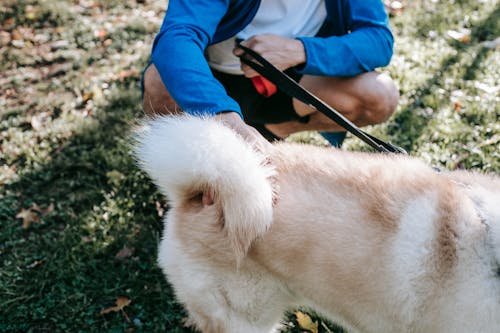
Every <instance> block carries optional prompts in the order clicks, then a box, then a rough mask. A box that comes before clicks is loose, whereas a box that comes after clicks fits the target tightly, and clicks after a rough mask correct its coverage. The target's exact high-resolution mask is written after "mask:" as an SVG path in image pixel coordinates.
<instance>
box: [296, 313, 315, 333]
mask: <svg viewBox="0 0 500 333" xmlns="http://www.w3.org/2000/svg"><path fill="white" fill-rule="evenodd" d="M295 317H296V318H297V323H298V324H299V327H300V328H302V329H305V330H308V331H309V332H311V333H318V322H317V321H315V322H313V321H312V319H311V317H309V315H308V314H305V313H303V312H300V311H297V312H295Z"/></svg>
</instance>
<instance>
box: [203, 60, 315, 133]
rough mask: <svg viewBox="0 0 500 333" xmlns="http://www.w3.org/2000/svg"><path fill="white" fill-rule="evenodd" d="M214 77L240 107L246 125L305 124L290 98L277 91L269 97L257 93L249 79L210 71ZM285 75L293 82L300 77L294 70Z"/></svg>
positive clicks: (305, 120) (303, 118) (304, 118)
mask: <svg viewBox="0 0 500 333" xmlns="http://www.w3.org/2000/svg"><path fill="white" fill-rule="evenodd" d="M212 73H213V75H214V77H215V78H216V79H217V80H219V82H220V83H222V85H223V86H224V88H225V89H226V91H227V93H228V95H229V96H230V97H231V98H233V99H234V100H235V101H236V102H238V104H239V105H240V107H241V112H242V113H243V117H244V118H245V122H246V123H248V124H273V123H274V124H276V123H282V122H285V121H291V120H298V121H300V122H307V119H308V117H300V116H299V115H298V114H297V113H295V110H294V109H293V103H292V98H291V97H289V96H288V95H286V94H285V93H283V92H282V91H280V90H278V91H277V92H276V93H275V94H274V95H272V96H270V97H266V96H263V95H261V94H259V93H258V92H257V90H256V89H255V87H254V86H253V83H252V81H251V80H250V79H248V78H246V77H245V76H244V75H233V74H227V73H222V72H219V71H216V70H214V69H212ZM285 73H286V74H287V75H288V76H290V77H291V78H292V79H294V80H295V81H297V82H298V81H299V80H300V78H301V77H302V75H301V74H298V73H297V72H296V71H295V70H287V71H285Z"/></svg>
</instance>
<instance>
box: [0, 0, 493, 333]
mask: <svg viewBox="0 0 500 333" xmlns="http://www.w3.org/2000/svg"><path fill="white" fill-rule="evenodd" d="M163 7H164V1H157V2H153V1H146V2H141V1H135V0H129V1H97V0H80V1H69V0H65V1H57V2H53V1H48V0H40V1H27V0H24V1H13V0H7V1H4V2H2V4H1V5H0V53H1V54H2V60H1V63H0V86H1V87H2V89H1V90H0V332H165V331H167V332H190V331H189V330H186V329H184V328H183V327H182V319H183V318H184V316H185V314H184V313H183V311H182V308H181V307H180V306H179V305H178V304H177V303H176V302H175V299H174V298H173V295H172V292H171V289H170V288H169V286H168V284H167V283H166V282H165V281H164V278H163V276H162V274H161V272H160V271H159V269H158V268H157V266H156V263H155V260H156V248H157V244H158V240H159V237H160V232H161V225H160V223H159V220H160V216H161V215H162V214H163V212H164V209H165V207H164V206H163V199H162V197H161V196H160V195H159V194H158V192H156V190H155V188H154V187H153V186H152V185H151V183H150V182H149V180H148V179H147V178H146V176H145V175H144V174H143V173H141V172H140V171H139V170H138V169H137V168H136V167H135V165H134V162H133V160H132V158H131V156H130V154H129V150H130V146H129V137H128V135H129V133H130V129H131V127H132V125H133V124H134V123H135V122H136V120H137V119H139V118H140V117H141V116H142V111H141V100H140V91H139V73H140V71H141V70H142V68H143V67H144V65H145V64H146V62H147V59H148V54H149V50H150V45H151V42H152V39H153V37H154V33H155V32H156V30H157V29H158V26H159V24H160V23H161V18H162V15H163V10H164V8H163ZM498 17H500V6H499V2H498V1H497V0H482V1H472V0H470V1H466V0H461V1H459V0H455V1H451V0H448V1H432V0H426V1H423V0H421V1H412V2H409V3H408V7H406V8H405V10H404V11H403V12H402V13H400V14H397V15H394V16H392V17H391V25H392V27H393V32H394V34H395V37H396V49H395V55H394V58H393V61H392V63H391V65H390V66H389V67H387V68H385V69H383V70H385V71H388V72H389V73H390V75H391V76H392V77H393V78H394V79H395V80H396V82H397V83H398V85H399V87H400V91H401V101H400V105H399V107H398V110H397V113H396V114H395V115H394V116H393V117H392V119H391V120H390V121H389V122H387V123H386V124H384V125H380V126H375V127H373V128H370V129H368V130H369V131H370V132H372V133H374V134H376V135H379V136H381V137H383V138H385V139H389V140H391V141H392V142H394V143H396V144H398V145H402V146H403V147H405V148H406V149H408V150H409V151H410V152H411V154H412V155H414V156H417V157H419V158H421V159H423V160H424V161H426V162H427V163H429V164H432V165H436V166H439V167H441V168H445V169H456V168H471V169H476V170H482V171H485V172H493V173H499V171H500V149H499V146H500V122H499V116H500V108H499V101H500V97H499V95H500V94H499V92H500V71H499V68H498V64H499V63H500V52H499V47H498V46H497V48H496V49H495V48H490V47H488V43H487V42H488V41H493V40H495V38H497V37H499V36H500V21H499V20H498ZM464 28H466V29H470V35H469V36H465V37H467V38H465V41H462V42H461V41H457V40H455V39H453V38H450V37H449V36H448V31H449V30H456V31H460V29H464ZM467 39H469V40H467ZM293 139H294V140H299V141H309V142H313V143H318V144H321V139H320V138H319V137H318V136H317V135H316V134H314V133H303V134H299V135H296V136H294V138H293ZM346 149H352V150H366V149H367V148H366V146H364V145H363V144H362V143H360V142H359V141H358V140H357V139H353V138H348V140H347V142H346ZM16 216H17V217H16ZM22 216H24V222H25V225H24V227H23V219H22ZM117 297H126V298H127V299H129V300H131V303H130V305H128V306H126V307H125V308H123V310H122V311H117V312H110V313H106V314H101V311H102V310H104V309H109V308H110V307H112V306H114V305H115V300H116V298H117ZM313 317H314V318H316V319H318V320H320V321H321V324H320V329H319V331H320V332H330V331H331V332H340V329H338V328H334V327H333V326H332V325H331V324H329V323H326V322H324V321H322V320H321V319H319V317H317V316H313ZM285 322H286V325H285V326H286V329H285V330H284V332H289V333H290V332H300V331H301V330H300V329H299V328H298V327H297V324H296V321H295V320H294V318H293V316H289V317H288V319H286V321H285Z"/></svg>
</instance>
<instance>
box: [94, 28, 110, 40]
mask: <svg viewBox="0 0 500 333" xmlns="http://www.w3.org/2000/svg"><path fill="white" fill-rule="evenodd" d="M107 35H108V32H107V31H106V30H104V29H99V30H95V31H94V37H95V38H104V37H106V36H107Z"/></svg>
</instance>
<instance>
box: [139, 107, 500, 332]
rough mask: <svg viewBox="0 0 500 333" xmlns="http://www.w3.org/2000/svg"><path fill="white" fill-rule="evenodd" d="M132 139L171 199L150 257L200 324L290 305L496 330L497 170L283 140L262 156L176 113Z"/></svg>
mask: <svg viewBox="0 0 500 333" xmlns="http://www.w3.org/2000/svg"><path fill="white" fill-rule="evenodd" d="M137 137H138V146H137V149H136V154H137V156H138V159H139V160H140V164H141V166H142V168H143V169H144V170H146V171H147V172H148V174H149V175H150V176H151V178H152V179H153V180H154V181H155V183H156V184H157V185H158V187H159V188H160V190H161V191H162V193H164V195H165V196H166V197H167V198H168V200H169V201H170V204H171V209H170V211H169V212H168V214H167V215H166V217H165V232H164V235H163V239H162V241H161V243H160V249H159V259H158V262H159V265H160V266H161V268H162V269H163V271H164V273H165V275H166V277H167V279H168V281H169V282H170V283H171V284H172V285H173V288H174V290H175V293H176V296H177V298H178V300H179V301H180V302H181V303H182V304H183V305H184V306H185V308H186V309H187V311H188V313H189V321H190V324H192V325H193V326H195V327H196V328H197V329H199V330H200V331H201V332H204V333H247V332H252V333H253V332H256V333H257V332H258V333H260V332H270V331H272V330H273V329H274V328H275V327H276V324H277V323H279V321H280V319H281V318H282V315H283V313H284V311H285V310H286V309H290V308H291V307H295V306H297V305H303V306H308V307H310V308H312V309H314V310H316V311H317V312H319V313H321V314H323V315H324V316H326V317H328V318H330V319H331V320H333V321H335V322H337V323H339V324H341V325H343V326H344V327H346V328H347V329H348V330H349V331H351V332H378V333H381V332H382V333H388V332H398V333H401V332H439V333H444V332H450V333H451V332H454V333H455V332H475V333H476V332H492V333H498V332H500V180H499V179H498V178H496V177H493V176H486V175H480V174H474V173H467V172H456V173H455V172H453V173H438V172H436V171H435V170H433V169H432V168H430V167H428V166H427V165H425V164H424V163H422V162H420V161H418V160H417V159H413V158H410V157H405V156H394V155H386V154H367V153H352V152H346V151H340V150H336V149H332V148H320V147H314V146H308V145H298V144H286V143H280V144H276V145H274V146H273V150H272V152H271V153H270V155H269V156H268V157H267V158H268V161H267V162H269V160H270V162H271V163H265V161H264V157H263V156H261V155H260V154H258V153H256V152H255V151H254V150H252V148H251V147H250V146H249V145H248V144H247V143H246V142H245V141H244V140H243V139H242V138H240V137H239V136H238V135H237V134H235V133H234V132H233V131H232V130H230V129H229V128H226V127H224V126H223V125H221V124H220V123H218V122H216V121H215V120H210V119H200V118H195V117H187V116H180V117H179V116H178V117H166V118H157V119H156V120H151V121H149V123H148V124H146V126H144V127H143V128H142V130H141V131H139V132H138V134H137ZM271 166H272V167H271ZM270 178H272V181H270ZM273 188H278V189H279V191H278V193H277V194H275V193H273ZM274 195H277V197H276V198H274V199H277V200H275V201H276V202H275V204H274V205H273V196H274Z"/></svg>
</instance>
